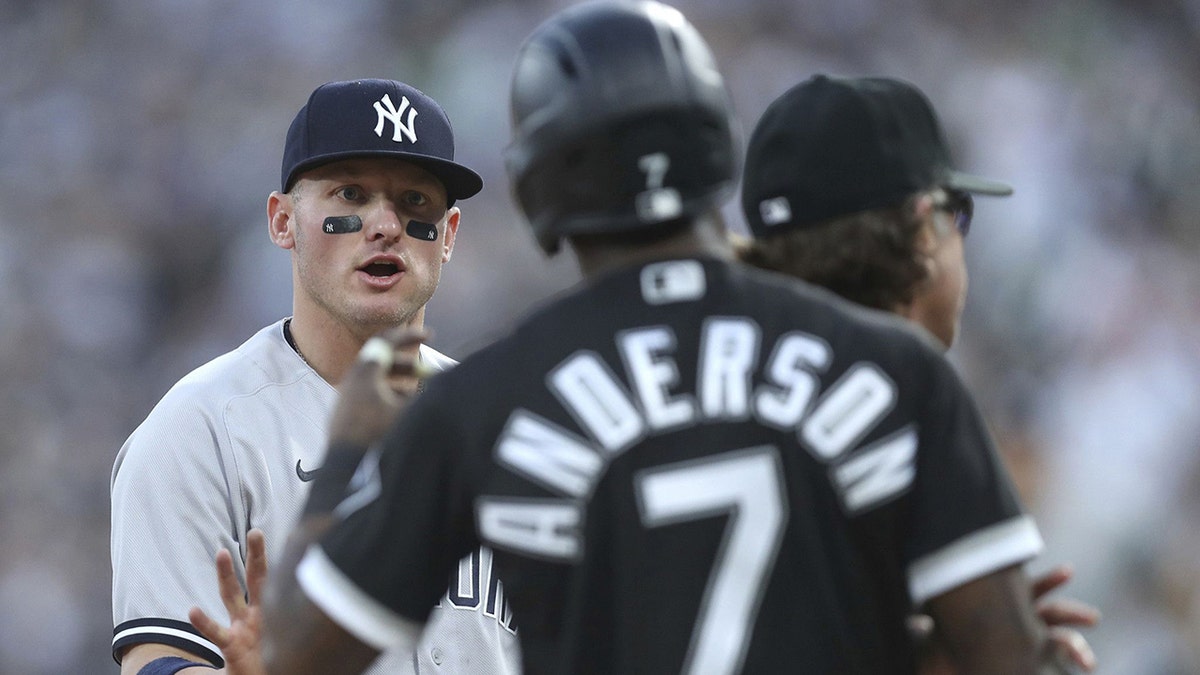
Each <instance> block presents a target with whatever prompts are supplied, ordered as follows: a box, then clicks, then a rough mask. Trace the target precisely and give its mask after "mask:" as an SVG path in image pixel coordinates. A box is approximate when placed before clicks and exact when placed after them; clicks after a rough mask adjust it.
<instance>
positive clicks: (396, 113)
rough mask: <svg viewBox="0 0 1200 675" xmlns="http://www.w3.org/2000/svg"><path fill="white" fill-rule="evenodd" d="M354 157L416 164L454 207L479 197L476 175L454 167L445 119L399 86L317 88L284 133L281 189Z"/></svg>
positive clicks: (358, 83)
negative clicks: (433, 179)
mask: <svg viewBox="0 0 1200 675" xmlns="http://www.w3.org/2000/svg"><path fill="white" fill-rule="evenodd" d="M389 126H390V127H391V133H387V132H388V127H389ZM355 157H394V158H396V159H401V160H404V161H407V162H411V163H413V164H416V165H418V166H420V167H422V168H423V169H425V170H426V171H429V172H430V173H431V174H433V175H434V176H435V177H437V178H438V179H439V180H440V181H441V182H442V184H443V185H444V186H445V187H446V195H447V197H448V198H449V201H450V203H451V204H453V203H454V200H456V199H466V198H467V197H470V196H472V195H474V194H476V193H478V192H479V191H480V190H481V189H483V179H482V178H480V177H479V174H477V173H475V172H474V171H472V170H471V169H468V168H467V167H465V166H463V165H461V164H458V163H456V162H455V161H454V131H453V129H452V128H451V126H450V120H449V118H448V117H447V116H446V112H445V111H444V110H442V107H441V106H440V105H438V103H437V101H434V100H433V99H432V98H430V97H429V96H427V95H426V94H425V93H424V92H422V91H421V90H419V89H417V88H416V87H412V86H410V85H407V84H405V83H403V82H397V81H395V80H377V79H364V80H348V81H344V82H328V83H326V84H323V85H321V86H320V87H317V88H316V90H314V91H313V93H312V95H311V96H309V98H308V102H307V103H305V104H304V107H302V108H301V109H300V112H298V113H297V114H296V117H295V119H294V120H292V125H291V127H290V128H289V129H288V133H287V141H286V143H285V145H284V150H283V166H282V173H281V176H280V185H281V186H282V189H283V191H284V192H287V191H288V190H290V189H291V188H292V185H293V184H295V182H296V180H297V178H298V177H299V176H300V174H302V173H303V172H305V171H308V170H310V169H314V168H316V167H318V166H321V165H322V164H327V163H329V162H335V161H338V160H343V159H351V158H355Z"/></svg>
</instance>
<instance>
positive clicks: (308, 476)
mask: <svg viewBox="0 0 1200 675" xmlns="http://www.w3.org/2000/svg"><path fill="white" fill-rule="evenodd" d="M301 461H302V460H299V459H298V460H296V475H297V476H299V477H300V480H302V481H304V482H305V483H307V482H309V481H310V480H312V479H314V478H316V477H317V472H318V471H320V470H321V467H317V468H315V469H313V470H312V471H305V470H304V469H302V468H300V462H301Z"/></svg>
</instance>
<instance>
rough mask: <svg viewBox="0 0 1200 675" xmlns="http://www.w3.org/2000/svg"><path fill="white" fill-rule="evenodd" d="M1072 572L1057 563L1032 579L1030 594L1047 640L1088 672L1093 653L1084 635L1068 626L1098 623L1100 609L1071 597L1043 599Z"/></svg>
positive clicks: (1090, 668)
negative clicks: (1046, 634)
mask: <svg viewBox="0 0 1200 675" xmlns="http://www.w3.org/2000/svg"><path fill="white" fill-rule="evenodd" d="M1073 575H1074V572H1073V571H1072V569H1071V568H1070V567H1069V566H1067V565H1059V566H1057V567H1055V568H1054V569H1052V570H1050V571H1049V572H1047V573H1045V574H1043V575H1042V576H1040V577H1038V578H1037V579H1035V580H1034V582H1033V597H1034V600H1036V601H1037V612H1038V616H1039V617H1041V619H1042V621H1043V622H1044V623H1045V624H1046V626H1047V627H1048V628H1049V631H1050V640H1051V642H1053V643H1054V645H1055V648H1056V649H1058V650H1059V652H1060V653H1062V654H1064V655H1066V657H1067V658H1068V659H1069V661H1070V662H1071V663H1073V664H1075V665H1076V666H1078V667H1080V668H1083V669H1084V670H1086V671H1088V672H1091V671H1092V670H1093V669H1095V667H1096V655H1095V654H1094V653H1093V652H1092V647H1091V645H1089V644H1088V641H1087V638H1085V637H1084V636H1083V634H1082V633H1080V632H1079V631H1078V630H1076V629H1075V628H1072V626H1080V627H1085V628H1090V627H1092V626H1095V625H1096V624H1097V623H1099V622H1100V610H1098V609H1096V608H1095V607H1092V606H1091V605H1089V604H1087V603H1084V602H1080V601H1078V600H1074V599H1071V598H1047V597H1045V596H1046V594H1048V593H1049V592H1050V591H1052V590H1054V589H1056V588H1058V587H1059V586H1062V585H1063V584H1065V583H1067V582H1068V581H1070V580H1071V577H1072V576H1073Z"/></svg>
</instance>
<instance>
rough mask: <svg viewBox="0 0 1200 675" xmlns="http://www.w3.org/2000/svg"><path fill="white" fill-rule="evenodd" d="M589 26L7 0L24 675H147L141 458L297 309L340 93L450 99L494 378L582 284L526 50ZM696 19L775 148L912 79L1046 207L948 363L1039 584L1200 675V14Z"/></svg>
mask: <svg viewBox="0 0 1200 675" xmlns="http://www.w3.org/2000/svg"><path fill="white" fill-rule="evenodd" d="M564 4H568V3H565V2H563V1H562V0H559V1H551V0H510V1H505V2H484V1H482V0H473V1H467V0H438V1H436V2H432V1H431V2H415V1H410V0H409V1H403V0H402V1H397V0H361V1H357V2H349V3H333V2H309V1H307V0H256V1H255V2H241V1H240V0H206V1H203V2H201V1H199V0H121V1H120V2H116V1H114V0H69V1H67V0H0V64H2V65H0V430H2V431H0V675H40V674H42V673H46V674H50V673H65V672H113V673H115V672H116V666H115V665H114V664H113V663H112V660H111V658H110V655H109V654H110V651H109V641H110V639H111V631H112V623H111V609H110V599H109V581H110V574H111V571H110V564H109V557H108V531H109V500H108V485H109V474H110V471H111V466H112V460H113V458H114V455H115V453H116V451H117V449H118V448H119V447H120V445H121V443H122V441H123V440H124V439H125V437H126V435H127V434H128V433H129V432H130V431H131V430H132V429H133V428H134V427H135V426H136V425H137V424H138V423H139V422H140V421H141V419H142V418H143V417H144V416H145V415H146V413H147V412H148V411H149V409H150V408H151V407H152V406H153V404H154V403H155V402H156V401H157V400H158V398H159V397H160V396H161V395H162V394H163V393H164V392H165V391H166V390H167V388H168V387H169V386H170V385H171V384H172V383H173V382H174V381H175V380H177V379H178V378H179V377H181V376H182V375H184V374H185V373H186V372H188V371H189V370H191V369H192V368H194V367H196V366H198V365H199V364H201V363H202V362H204V361H206V360H208V359H209V358H212V357H213V356H216V355H217V354H219V353H221V352H224V351H226V350H228V349H230V348H232V347H233V346H235V345H237V344H239V343H240V342H241V341H242V340H244V339H245V338H246V337H248V336H249V335H251V334H252V333H253V332H254V331H255V330H257V329H258V328H259V327H261V326H262V325H265V324H267V323H269V322H272V321H274V320H276V319H277V318H279V317H281V316H284V315H286V314H287V313H289V310H290V306H291V295H290V266H289V265H290V263H289V258H288V254H287V253H285V252H283V251H281V250H279V249H277V248H275V247H274V246H273V245H272V244H271V243H270V242H269V240H268V238H267V232H266V217H265V204H266V196H267V194H268V193H269V192H270V191H271V190H272V189H276V188H277V186H278V180H279V162H280V155H281V152H282V145H283V138H284V133H285V131H286V129H287V126H288V124H289V122H290V121H291V118H292V116H293V115H294V114H295V112H296V111H297V110H298V109H299V107H300V106H301V105H302V104H303V103H304V101H305V100H306V98H307V96H308V94H309V92H310V91H311V90H312V89H313V88H314V87H315V86H316V85H318V84H320V83H321V82H324V81H327V80H333V79H346V78H353V77H364V76H374V77H390V78H395V79H401V80H405V81H407V82H409V83H411V84H413V85H415V86H417V87H418V88H421V89H423V90H425V91H426V92H427V93H429V94H431V95H433V96H434V97H435V98H436V99H438V100H439V101H440V102H441V103H442V104H443V105H444V106H445V107H446V109H447V110H448V112H449V114H450V116H451V119H452V120H453V122H454V124H455V127H456V133H457V137H458V156H459V159H460V160H461V161H463V162H464V163H466V164H468V165H470V166H472V167H474V168H476V169H477V170H478V171H480V172H481V173H482V174H483V175H484V177H485V180H486V182H487V186H486V188H485V191H484V192H483V193H482V194H481V195H479V196H477V197H475V198H473V199H471V200H469V201H467V202H463V203H462V208H463V212H464V214H463V219H462V227H461V228H460V230H459V236H458V244H457V248H456V251H455V255H454V259H453V261H452V262H451V264H450V266H449V267H448V269H447V270H446V274H445V276H444V277H443V283H442V287H441V289H440V290H439V291H438V293H437V295H436V297H435V298H434V301H433V303H432V305H431V307H430V311H429V315H428V323H429V324H430V325H431V326H432V327H433V328H434V330H435V331H436V338H435V341H434V344H435V346H437V347H439V348H441V349H442V350H443V351H446V352H448V353H450V354H452V355H455V356H459V357H462V356H465V355H466V354H467V353H469V352H470V351H471V350H473V349H475V348H477V347H478V346H480V344H482V342H483V341H485V340H486V339H487V338H488V337H490V336H492V335H495V334H496V333H497V332H498V331H500V330H502V329H503V327H504V326H505V325H507V324H508V323H509V322H510V321H511V320H513V318H514V317H516V316H518V315H520V314H521V313H522V312H523V311H525V310H526V309H528V308H529V307H530V306H531V305H533V304H535V303H537V302H540V301H541V300H542V299H544V298H546V297H547V296H549V295H551V294H553V293H555V292H557V291H559V290H561V289H563V288H565V287H566V286H568V285H570V284H571V283H574V282H575V281H576V280H577V278H578V277H577V272H576V270H575V267H574V264H573V261H572V259H571V258H570V256H569V255H567V256H560V258H559V259H555V260H553V261H549V262H546V261H543V259H542V258H541V257H540V255H539V254H538V253H537V251H536V249H535V247H534V244H533V240H532V237H531V236H530V235H529V233H528V231H527V229H526V227H525V225H524V223H523V221H522V220H521V219H520V217H519V216H518V214H517V213H516V212H515V210H514V208H513V205H512V201H511V200H510V197H509V192H508V186H507V182H506V178H505V175H504V173H503V163H502V159H501V153H502V149H503V147H504V146H505V145H506V144H507V142H508V138H509V132H508V107H507V106H508V83H509V70H510V67H511V65H512V61H513V57H514V55H515V52H516V49H517V47H518V45H519V44H520V43H521V41H522V40H523V39H524V38H525V36H526V35H528V33H529V32H530V31H531V30H532V29H533V28H534V27H535V26H536V25H537V24H538V23H540V22H541V21H542V20H543V19H544V18H545V17H546V16H548V15H549V14H550V13H551V12H553V11H554V10H556V9H558V8H560V7H561V6H563V5H564ZM676 6H678V7H679V8H680V9H682V10H683V11H684V12H685V13H686V14H687V15H688V16H689V17H690V18H691V19H692V21H693V22H694V23H696V24H697V25H698V27H699V28H700V29H701V31H702V32H703V33H704V34H705V35H706V36H707V37H708V39H709V40H710V42H711V44H712V46H713V48H714V50H715V51H716V55H717V60H718V62H719V65H720V67H721V68H722V69H723V70H724V72H725V73H726V76H727V79H728V84H729V86H730V87H731V89H732V91H733V92H734V95H735V102H736V105H737V108H738V113H739V116H740V118H741V122H742V124H743V126H744V127H745V130H746V132H747V133H748V132H749V130H750V129H751V128H752V126H753V124H754V122H755V121H756V120H757V118H758V115H759V114H760V113H761V112H762V110H763V109H764V108H765V107H766V105H767V104H768V102H770V100H771V99H773V98H774V97H775V96H777V95H779V94H780V93H782V92H783V91H784V90H785V89H786V88H788V87H789V86H791V85H792V84H794V83H796V82H797V81H799V80H800V79H803V78H805V77H807V76H809V75H810V74H812V73H814V72H826V73H832V74H841V75H863V74H885V75H892V76H898V77H903V78H905V79H908V80H911V81H913V82H915V83H916V84H918V85H919V86H920V87H921V88H922V89H924V90H925V91H926V92H927V93H928V94H929V96H930V97H931V99H932V100H933V102H934V104H935V106H936V107H937V108H938V110H939V111H940V113H941V115H942V117H943V121H944V124H945V126H946V131H947V134H948V136H949V138H950V140H951V144H952V146H953V148H954V150H955V152H956V155H957V158H958V161H959V164H961V165H962V168H964V169H966V170H971V171H974V172H977V173H981V174H983V175H987V176H992V177H996V178H1001V179H1005V180H1008V181H1010V182H1011V183H1012V184H1013V185H1014V186H1015V187H1016V194H1015V195H1014V196H1013V197H1011V198H1007V199H982V200H980V201H979V202H978V203H977V209H976V212H977V220H976V225H975V227H974V229H973V230H972V232H971V235H970V237H969V238H968V240H967V255H968V260H969V263H970V267H971V274H972V276H971V291H970V298H969V300H968V309H967V313H966V317H965V323H964V327H963V331H962V334H961V341H960V343H959V344H958V345H957V346H956V347H955V348H954V350H953V351H952V352H951V358H952V360H953V361H954V362H955V364H956V365H957V366H958V367H959V368H960V370H961V372H962V373H963V375H964V377H965V378H966V379H967V381H968V383H969V384H970V386H971V388H972V389H973V391H974V392H975V393H976V394H977V395H978V397H979V400H980V402H981V405H982V406H983V408H984V410H985V414H986V415H987V417H988V419H989V421H990V423H991V424H992V427H993V429H994V431H995V433H996V435H997V438H998V439H999V440H1000V442H1001V445H1002V448H1003V451H1004V453H1005V457H1006V459H1007V461H1009V462H1010V464H1011V466H1012V467H1013V469H1014V471H1015V472H1016V474H1017V476H1018V478H1019V482H1020V488H1021V490H1022V492H1023V493H1024V495H1025V498H1026V500H1027V502H1028V504H1029V505H1030V507H1031V508H1032V510H1033V511H1034V513H1035V514H1036V515H1037V517H1038V518H1039V520H1040V522H1041V525H1042V528H1043V534H1044V536H1045V538H1046V540H1047V543H1048V548H1047V551H1046V554H1045V556H1044V557H1043V558H1041V559H1039V560H1038V561H1037V562H1036V563H1035V564H1034V565H1033V566H1032V569H1031V571H1033V572H1038V571H1044V570H1045V569H1047V568H1048V567H1049V566H1050V565H1052V564H1055V563H1059V562H1064V561H1069V562H1071V563H1073V565H1074V566H1075V568H1076V571H1077V576H1076V579H1075V581H1074V582H1073V583H1072V584H1071V585H1070V586H1069V587H1068V589H1067V591H1068V592H1069V593H1070V594H1071V595H1074V596H1076V597H1079V598H1082V599H1084V600H1087V601H1089V602H1091V603H1094V604H1096V605H1097V606H1099V607H1100V609H1101V610H1102V611H1103V612H1104V621H1103V623H1102V625H1101V627H1099V628H1098V629H1096V630H1094V631H1092V632H1091V633H1090V637H1091V641H1092V644H1093V646H1094V647H1095V650H1096V652H1097V654H1098V656H1099V658H1100V661H1101V667H1100V670H1099V672H1101V673H1109V674H1119V675H1175V674H1186V673H1200V469H1198V466H1200V463H1198V462H1197V450H1198V449H1200V414H1198V412H1200V230H1198V228H1197V220H1198V216H1200V189H1197V188H1198V186H1200V0H1124V1H1119V0H1007V1H1005V2H993V1H991V0H737V1H736V2H734V1H731V0H680V2H678V3H676ZM726 213H727V215H728V221H729V225H730V227H731V228H733V229H734V230H739V231H740V230H742V229H743V219H742V216H741V215H740V213H739V212H738V210H737V208H736V201H731V203H730V204H729V206H728V208H727V209H726ZM148 534H149V533H148Z"/></svg>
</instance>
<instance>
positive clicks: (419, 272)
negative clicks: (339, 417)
mask: <svg viewBox="0 0 1200 675" xmlns="http://www.w3.org/2000/svg"><path fill="white" fill-rule="evenodd" d="M482 186H483V182H482V179H481V178H480V177H479V175H478V174H476V173H475V172H474V171H472V170H471V169H469V168H467V167H465V166H463V165H461V164H458V163H456V162H455V161H454V138H453V134H452V130H451V126H450V122H449V120H448V119H447V117H446V114H445V112H444V111H443V110H442V108H441V107H440V106H439V105H438V104H437V102H435V101H434V100H433V99H432V98H430V97H429V96H427V95H425V94H424V93H422V92H421V91H419V90H417V89H416V88H414V87H411V86H409V85H407V84H404V83H401V82H395V81H391V80H375V79H363V80H354V81H345V82H330V83H327V84H324V85H322V86H320V87H318V88H317V89H316V90H315V91H313V92H312V95H311V96H310V97H309V99H308V101H307V103H306V104H305V105H304V106H303V107H302V108H301V109H300V111H299V113H298V114H297V115H296V117H295V119H294V121H293V122H292V124H291V127H290V128H289V130H288V133H287V138H286V145H285V147H284V155H283V163H282V175H281V185H280V191H278V192H273V193H272V194H271V195H270V197H269V198H268V200H267V216H268V232H269V234H270V237H271V241H272V242H273V243H274V244H275V245H277V246H279V247H280V248H281V249H284V250H286V251H290V252H291V259H292V271H293V282H294V299H293V308H292V315H291V317H289V318H286V319H283V320H281V321H278V322H276V323H274V324H272V325H270V326H267V327H265V328H263V329H262V330H260V331H259V332H258V333H257V334H255V335H254V336H253V337H251V338H250V339H249V340H247V341H246V342H245V343H244V344H242V345H241V346H240V347H238V348H237V349H235V350H233V351H231V352H229V353H227V354H225V355H223V356H220V357H218V358H216V359H214V360H213V361H211V362H210V363H208V364H206V365H204V366H202V367H200V368H198V369H197V370H195V371H194V372H192V373H190V374H189V375H187V376H186V377H184V378H183V379H182V380H181V381H180V382H179V383H177V384H176V385H175V386H174V387H172V388H171V390H170V391H169V392H168V393H167V394H166V395H165V396H164V397H163V399H162V400H161V401H160V402H159V403H158V405H156V406H155V408H154V409H153V410H152V411H151V413H150V414H149V416H148V417H147V418H146V420H145V421H144V422H143V423H142V424H141V425H140V426H139V427H138V428H137V429H136V430H135V431H134V432H133V433H132V435H130V437H129V439H128V440H127V441H126V443H125V445H124V446H123V447H122V448H121V451H120V453H119V454H118V456H117V458H116V463H115V466H114V468H113V474H112V564H113V621H114V625H115V630H114V633H113V643H112V649H113V656H114V658H116V660H117V661H118V662H119V663H120V664H121V673H122V675H132V674H134V673H140V674H141V675H168V674H170V673H177V672H183V673H193V672H196V673H201V672H203V673H210V672H212V671H211V669H209V668H208V667H207V666H209V665H210V664H211V665H212V666H216V667H221V666H223V665H224V661H223V657H222V654H221V651H220V649H219V647H218V646H217V645H214V644H213V643H212V642H211V641H209V640H207V639H206V638H204V637H203V636H202V635H200V634H199V633H198V632H197V631H196V630H195V629H194V628H192V626H191V624H189V623H188V620H187V612H188V609H189V608H190V607H192V606H194V605H195V606H199V607H203V608H204V609H205V610H206V611H208V612H210V613H213V614H214V615H218V613H219V612H220V611H221V602H222V599H221V597H220V595H219V593H218V588H217V586H216V585H214V584H213V580H212V560H213V556H214V554H215V553H216V552H217V551H218V550H223V549H228V550H231V551H235V552H237V555H235V556H233V566H232V567H231V570H232V572H233V574H234V576H235V577H236V578H237V579H238V580H239V581H238V583H237V584H235V585H237V586H239V588H240V586H241V584H244V583H245V582H246V575H247V570H246V566H245V559H246V558H247V556H249V555H250V553H251V550H250V549H248V547H249V546H251V545H259V546H261V541H262V539H261V538H259V539H255V538H254V537H251V536H249V533H250V532H251V531H253V530H258V531H261V533H262V534H265V544H266V555H267V556H268V557H270V558H273V559H279V557H280V553H281V552H282V551H283V547H284V542H285V541H286V539H287V535H288V533H289V532H290V531H291V530H292V528H293V527H294V526H295V525H296V524H297V521H298V519H299V518H300V515H301V511H302V509H303V508H304V506H305V502H306V499H307V498H308V496H309V492H310V490H311V488H312V486H313V485H314V479H315V478H318V477H321V476H322V473H323V472H324V473H325V474H329V473H330V471H329V469H322V466H323V464H324V457H323V454H324V451H325V439H326V438H327V435H328V433H327V427H328V425H329V421H330V415H331V413H332V411H333V410H334V404H335V402H336V401H337V399H338V393H337V391H336V390H335V388H334V385H335V384H337V383H338V382H339V381H340V380H341V379H342V377H343V376H344V374H345V373H346V371H347V369H348V368H349V367H350V365H351V364H352V362H353V360H354V358H355V356H356V355H357V353H358V352H359V349H360V348H361V347H362V346H363V344H364V342H365V341H366V340H367V339H368V338H369V337H371V336H372V335H374V334H375V333H377V332H379V331H381V330H384V329H386V328H389V327H394V326H409V327H414V328H419V327H421V326H422V325H423V324H424V317H425V305H426V303H427V302H428V301H429V299H430V297H431V296H432V295H433V293H434V290H435V289H436V288H437V285H438V280H439V278H440V276H441V272H442V266H443V265H445V264H446V263H447V262H448V261H449V260H450V256H451V253H452V252H453V250H454V242H455V236H456V233H457V231H458V226H459V222H460V218H461V214H460V211H459V208H458V207H457V206H455V204H456V202H457V200H460V199H466V198H468V197H471V196H472V195H474V194H476V193H477V192H479V191H480V190H481V189H482ZM408 349H409V351H411V352H412V353H413V354H414V355H416V358H417V359H418V361H419V363H420V364H421V365H422V368H423V369H425V370H426V371H429V370H432V371H437V370H441V369H445V368H447V367H449V366H451V365H452V364H453V363H454V361H452V360H451V359H450V358H449V357H447V356H445V355H443V354H441V353H439V352H437V351H435V350H434V349H432V348H430V347H429V346H427V345H424V344H419V343H413V344H411V345H409V346H408ZM409 380H410V381H411V378H409ZM318 482H320V481H318ZM256 536H259V535H257V534H256ZM256 542H257V543H256ZM260 553H261V551H260ZM464 554H465V556H466V557H464V558H463V559H462V561H461V563H460V564H459V565H457V566H452V567H453V569H451V568H447V576H446V578H445V579H443V583H445V582H446V581H450V586H449V590H448V591H447V592H445V593H443V594H442V597H441V598H440V601H439V602H438V609H437V611H436V612H435V613H434V615H433V616H432V617H431V625H434V626H437V628H435V629H434V630H433V631H432V632H431V633H430V634H429V636H428V638H427V639H425V640H424V641H423V642H421V643H420V644H419V645H414V646H412V647H410V648H407V649H401V650H396V651H393V652H390V653H388V654H386V655H385V656H384V657H383V658H381V659H380V660H379V663H378V664H377V667H376V668H375V669H374V670H373V671H372V672H376V673H415V672H419V673H428V672H440V673H478V672H488V673H514V672H518V668H519V653H518V646H517V642H516V638H515V634H514V631H515V628H516V627H515V624H514V622H513V618H512V614H511V612H510V611H509V608H508V605H507V603H506V602H505V601H504V598H503V595H502V590H501V586H500V584H499V581H498V579H497V578H496V577H495V575H494V574H493V573H492V562H491V553H490V552H489V551H486V550H479V549H475V550H473V551H469V552H467V551H465V552H464ZM261 558H262V556H261V555H259V556H258V559H259V560H260V561H261ZM443 591H446V589H445V588H443ZM238 592H241V591H238ZM414 647H415V651H414Z"/></svg>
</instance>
